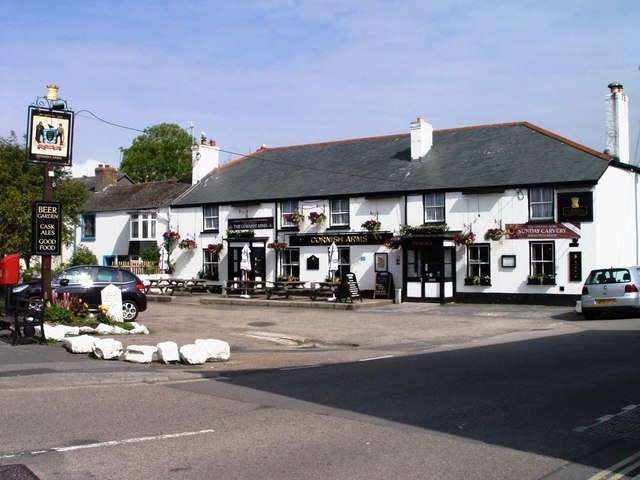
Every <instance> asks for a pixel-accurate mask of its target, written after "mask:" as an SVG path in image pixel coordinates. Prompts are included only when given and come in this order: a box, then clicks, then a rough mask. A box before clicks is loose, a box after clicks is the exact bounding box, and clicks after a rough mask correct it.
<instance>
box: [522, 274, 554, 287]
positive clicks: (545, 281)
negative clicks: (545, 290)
mask: <svg viewBox="0 0 640 480" xmlns="http://www.w3.org/2000/svg"><path fill="white" fill-rule="evenodd" d="M555 284H556V276H555V275H552V274H549V273H536V274H534V275H528V276H527V285H555Z"/></svg>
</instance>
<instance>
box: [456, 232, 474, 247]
mask: <svg viewBox="0 0 640 480" xmlns="http://www.w3.org/2000/svg"><path fill="white" fill-rule="evenodd" d="M475 240H476V235H475V233H473V232H468V233H456V234H455V235H454V236H453V243H455V244H456V245H458V246H464V245H473V242H475Z"/></svg>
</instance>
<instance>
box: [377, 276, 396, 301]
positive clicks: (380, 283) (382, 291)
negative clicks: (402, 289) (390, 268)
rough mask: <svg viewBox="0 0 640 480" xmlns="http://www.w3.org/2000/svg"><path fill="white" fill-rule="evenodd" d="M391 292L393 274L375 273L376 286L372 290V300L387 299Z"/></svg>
mask: <svg viewBox="0 0 640 480" xmlns="http://www.w3.org/2000/svg"><path fill="white" fill-rule="evenodd" d="M392 291H393V274H392V273H389V272H378V273H376V285H375V288H374V289H373V298H376V297H378V298H380V297H384V298H389V297H390V295H391V292H392Z"/></svg>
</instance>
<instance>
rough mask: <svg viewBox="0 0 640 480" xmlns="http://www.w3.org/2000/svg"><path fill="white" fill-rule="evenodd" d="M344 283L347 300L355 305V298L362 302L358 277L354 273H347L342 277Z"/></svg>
mask: <svg viewBox="0 0 640 480" xmlns="http://www.w3.org/2000/svg"><path fill="white" fill-rule="evenodd" d="M342 283H343V286H344V288H345V290H346V291H345V294H346V298H345V301H346V299H347V298H349V299H351V303H353V299H354V298H359V299H360V301H362V297H361V296H360V289H359V288H358V281H357V280H356V276H355V274H353V273H346V274H345V275H344V276H343V277H342Z"/></svg>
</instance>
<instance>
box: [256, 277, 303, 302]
mask: <svg viewBox="0 0 640 480" xmlns="http://www.w3.org/2000/svg"><path fill="white" fill-rule="evenodd" d="M306 283H307V282H302V281H290V282H273V283H272V285H270V286H269V287H267V289H266V292H265V293H266V294H267V299H269V298H271V296H272V295H280V296H284V297H285V298H289V297H290V296H291V295H302V296H306V297H308V296H309V294H310V293H311V291H312V290H311V289H309V288H306V287H305V285H306Z"/></svg>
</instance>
